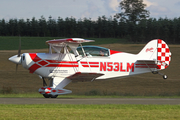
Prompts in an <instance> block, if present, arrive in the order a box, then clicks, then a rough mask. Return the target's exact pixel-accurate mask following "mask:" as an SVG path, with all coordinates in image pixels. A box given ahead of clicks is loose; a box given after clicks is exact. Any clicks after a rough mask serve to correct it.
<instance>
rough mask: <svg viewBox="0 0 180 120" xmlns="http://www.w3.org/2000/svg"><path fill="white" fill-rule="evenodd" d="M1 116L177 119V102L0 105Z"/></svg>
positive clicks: (78, 119)
mask: <svg viewBox="0 0 180 120" xmlns="http://www.w3.org/2000/svg"><path fill="white" fill-rule="evenodd" d="M0 116H1V118H0V119H11V120H15V119H26V120H30V119H45V120H49V119H55V120H59V119H63V120H104V119H105V120H112V119H113V120H119V119H121V120H143V119H144V120H153V119H156V120H162V119H163V120H169V119H171V120H177V119H180V105H109V104H108V105H63V104H39V105H3V104H1V105H0Z"/></svg>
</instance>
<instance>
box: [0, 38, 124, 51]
mask: <svg viewBox="0 0 180 120" xmlns="http://www.w3.org/2000/svg"><path fill="white" fill-rule="evenodd" d="M20 39H21V47H22V49H25V50H27V49H43V48H48V46H47V44H46V43H45V42H46V41H47V40H53V39H62V38H61V37H18V36H17V37H1V36H0V50H17V49H18V48H19V40H20ZM88 39H91V38H88ZM92 40H96V41H95V42H92V43H85V44H88V45H94V44H95V45H99V44H112V43H126V42H125V39H117V38H92Z"/></svg>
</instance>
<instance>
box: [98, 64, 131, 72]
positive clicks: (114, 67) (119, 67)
mask: <svg viewBox="0 0 180 120" xmlns="http://www.w3.org/2000/svg"><path fill="white" fill-rule="evenodd" d="M100 71H116V72H117V71H120V72H134V63H127V64H126V65H125V66H124V67H123V63H122V62H120V63H119V62H114V63H113V62H100Z"/></svg>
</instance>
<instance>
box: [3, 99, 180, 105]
mask: <svg viewBox="0 0 180 120" xmlns="http://www.w3.org/2000/svg"><path fill="white" fill-rule="evenodd" d="M0 104H159V105H162V104H169V105H178V104H180V98H0Z"/></svg>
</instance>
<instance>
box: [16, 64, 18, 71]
mask: <svg viewBox="0 0 180 120" xmlns="http://www.w3.org/2000/svg"><path fill="white" fill-rule="evenodd" d="M17 70H18V64H16V72H17Z"/></svg>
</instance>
